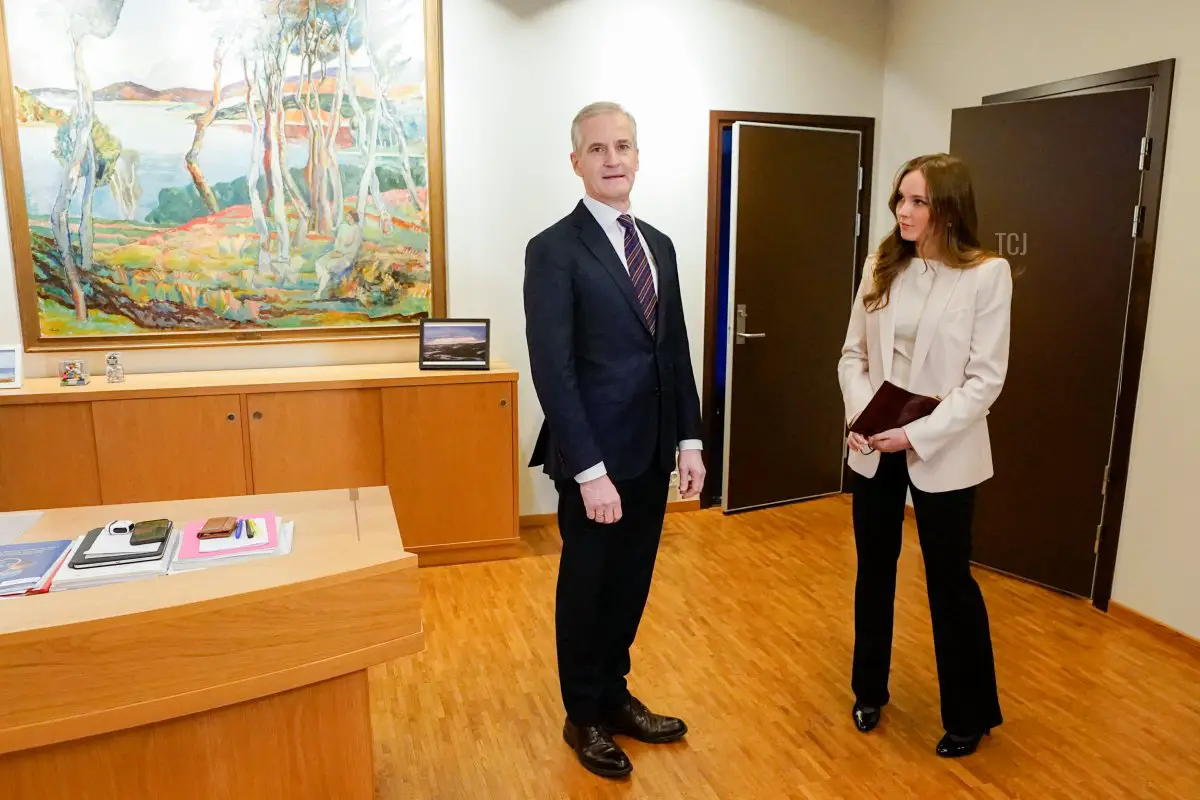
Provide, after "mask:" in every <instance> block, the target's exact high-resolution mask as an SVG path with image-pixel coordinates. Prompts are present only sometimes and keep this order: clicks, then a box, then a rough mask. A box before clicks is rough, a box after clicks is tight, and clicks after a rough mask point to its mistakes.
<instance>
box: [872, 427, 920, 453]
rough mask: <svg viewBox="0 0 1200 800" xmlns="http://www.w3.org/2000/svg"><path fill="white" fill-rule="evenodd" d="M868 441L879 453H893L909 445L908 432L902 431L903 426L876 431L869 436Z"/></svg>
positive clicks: (905, 448)
mask: <svg viewBox="0 0 1200 800" xmlns="http://www.w3.org/2000/svg"><path fill="white" fill-rule="evenodd" d="M870 443H871V447H874V448H875V449H876V450H878V451H879V452H881V453H895V452H896V451H898V450H907V449H908V448H909V447H911V445H910V444H909V442H908V434H907V433H905V432H904V429H903V428H892V429H891V430H890V431H884V432H883V433H877V434H875V435H874V436H872V437H871V439H870Z"/></svg>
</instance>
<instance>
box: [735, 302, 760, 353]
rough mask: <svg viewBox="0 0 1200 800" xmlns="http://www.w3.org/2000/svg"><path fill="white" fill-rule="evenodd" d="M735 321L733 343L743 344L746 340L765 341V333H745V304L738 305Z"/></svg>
mask: <svg viewBox="0 0 1200 800" xmlns="http://www.w3.org/2000/svg"><path fill="white" fill-rule="evenodd" d="M736 318H737V321H736V323H735V325H734V336H735V339H734V341H735V342H736V343H737V344H744V343H745V341H746V340H747V339H765V338H766V336H767V335H766V334H765V333H746V304H745V303H739V304H738V307H737V314H736Z"/></svg>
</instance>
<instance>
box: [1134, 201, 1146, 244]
mask: <svg viewBox="0 0 1200 800" xmlns="http://www.w3.org/2000/svg"><path fill="white" fill-rule="evenodd" d="M1145 219H1146V207H1145V206H1141V205H1138V206H1134V207H1133V238H1134V239H1136V238H1138V237H1139V236H1141V235H1142V222H1144V221H1145Z"/></svg>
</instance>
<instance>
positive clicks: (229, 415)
mask: <svg viewBox="0 0 1200 800" xmlns="http://www.w3.org/2000/svg"><path fill="white" fill-rule="evenodd" d="M225 419H227V420H229V421H230V422H233V421H234V420H235V419H237V414H226V415H225Z"/></svg>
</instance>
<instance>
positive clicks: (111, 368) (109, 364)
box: [104, 353, 125, 383]
mask: <svg viewBox="0 0 1200 800" xmlns="http://www.w3.org/2000/svg"><path fill="white" fill-rule="evenodd" d="M104 378H105V380H107V381H108V382H109V383H124V382H125V367H124V366H123V365H122V364H121V354H120V353H109V354H108V355H106V356H105V357H104Z"/></svg>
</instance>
